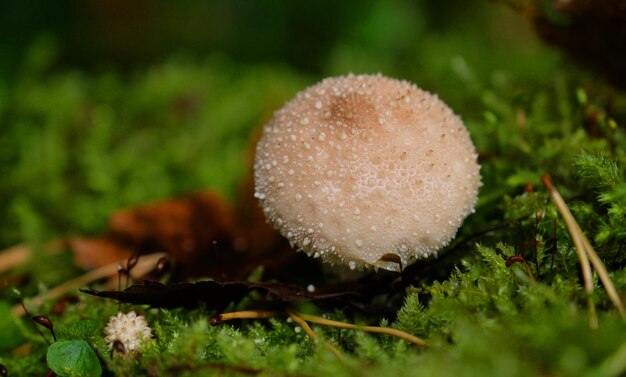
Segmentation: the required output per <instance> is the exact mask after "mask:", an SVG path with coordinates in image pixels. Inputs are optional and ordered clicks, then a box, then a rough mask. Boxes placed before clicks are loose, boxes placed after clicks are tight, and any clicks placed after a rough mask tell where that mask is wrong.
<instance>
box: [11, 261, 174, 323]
mask: <svg viewBox="0 0 626 377" xmlns="http://www.w3.org/2000/svg"><path fill="white" fill-rule="evenodd" d="M164 255H165V253H154V254H148V255H144V256H142V257H141V259H140V260H139V263H137V266H136V267H135V269H134V272H135V276H141V275H145V274H146V273H148V272H150V271H151V270H152V269H154V268H155V266H156V263H157V261H158V260H159V259H160V258H161V257H163V256H164ZM118 265H119V262H115V263H111V264H108V265H106V266H102V267H100V268H97V269H95V270H91V271H89V272H87V273H86V274H84V275H81V276H79V277H77V278H75V279H72V280H68V281H66V282H65V283H62V284H60V285H57V286H56V287H54V288H52V289H50V290H49V291H48V292H46V293H44V294H42V295H39V296H35V297H33V298H32V299H30V303H31V304H33V305H35V306H38V305H41V304H42V303H43V302H44V300H55V299H57V298H59V297H61V296H63V295H64V294H66V293H68V292H70V291H72V290H75V289H78V288H80V287H82V286H84V285H86V284H89V283H91V282H93V281H96V280H100V279H102V278H105V277H108V276H115V274H117V266H118ZM13 314H14V315H16V316H21V315H24V314H25V312H24V309H23V308H22V306H21V305H16V306H14V307H13Z"/></svg>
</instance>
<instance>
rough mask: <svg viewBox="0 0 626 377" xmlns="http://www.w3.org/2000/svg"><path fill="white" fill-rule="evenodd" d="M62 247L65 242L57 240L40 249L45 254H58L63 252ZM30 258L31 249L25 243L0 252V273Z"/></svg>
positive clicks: (31, 254)
mask: <svg viewBox="0 0 626 377" xmlns="http://www.w3.org/2000/svg"><path fill="white" fill-rule="evenodd" d="M63 245H65V241H64V240H58V241H52V242H49V243H46V244H45V245H42V246H41V248H42V250H43V251H46V252H60V251H62V250H63ZM32 256H33V248H32V247H31V246H30V245H27V244H25V243H21V244H17V245H15V246H11V247H9V248H8V249H4V250H0V273H3V272H5V271H8V270H10V269H12V268H15V267H17V266H19V265H21V264H23V263H26V262H27V261H28V260H29V259H30V258H31V257H32Z"/></svg>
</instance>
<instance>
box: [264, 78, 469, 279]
mask: <svg viewBox="0 0 626 377" xmlns="http://www.w3.org/2000/svg"><path fill="white" fill-rule="evenodd" d="M254 169H255V196H256V197H257V198H258V199H259V200H260V204H261V207H262V208H263V211H264V213H265V216H266V217H267V219H268V221H269V222H270V223H271V224H272V225H273V226H274V227H275V228H276V229H278V230H279V231H280V233H281V234H282V235H283V236H285V237H287V238H288V239H289V241H290V242H291V243H292V245H293V246H294V247H295V248H297V249H298V250H301V251H305V252H306V253H308V254H309V255H311V256H314V257H321V258H323V259H324V260H325V261H327V262H331V263H343V264H347V265H348V266H349V267H350V268H351V269H354V268H357V267H359V268H361V267H368V266H376V267H382V268H386V269H390V270H398V268H399V264H398V263H397V262H400V261H401V263H402V265H407V264H409V263H411V262H412V261H414V260H415V259H421V258H426V257H429V256H433V255H434V256H436V254H437V251H438V250H440V249H441V248H442V247H444V246H446V245H447V244H448V243H449V242H450V240H451V239H452V238H453V237H454V235H455V234H456V232H457V230H458V228H459V227H460V226H461V224H462V222H463V220H464V219H465V217H467V216H468V215H469V214H470V213H472V212H473V208H474V205H475V203H476V199H477V195H478V189H479V187H480V185H481V182H480V173H479V170H480V166H479V165H478V163H477V154H476V150H475V148H474V145H473V144H472V141H471V140H470V137H469V134H468V132H467V129H466V128H465V127H464V125H463V123H462V121H461V119H460V118H459V117H458V116H456V115H455V114H454V113H453V112H452V110H450V108H449V107H448V106H447V105H446V104H445V103H443V102H442V101H441V100H439V99H438V98H437V96H435V95H433V94H430V93H428V92H426V91H424V90H422V89H420V88H418V87H417V86H415V85H414V84H411V83H409V82H407V81H400V80H396V79H391V78H388V77H384V76H382V75H380V74H379V75H348V76H342V77H333V78H327V79H325V80H323V81H321V82H320V83H318V84H316V85H313V86H311V87H309V88H307V89H305V90H303V91H301V92H300V93H298V94H297V95H296V97H295V98H294V99H292V100H291V101H289V102H288V103H287V104H286V105H285V106H284V107H283V108H282V109H280V110H278V111H277V112H276V113H275V114H274V116H273V118H272V119H271V120H270V122H269V123H267V124H266V125H265V127H264V129H263V134H262V136H261V138H260V140H259V142H258V144H257V149H256V159H255V165H254Z"/></svg>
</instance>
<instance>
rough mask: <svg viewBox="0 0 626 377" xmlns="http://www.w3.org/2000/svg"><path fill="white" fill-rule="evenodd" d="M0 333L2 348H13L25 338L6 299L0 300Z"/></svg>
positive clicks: (0, 346) (0, 345) (0, 347)
mask: <svg viewBox="0 0 626 377" xmlns="http://www.w3.org/2000/svg"><path fill="white" fill-rule="evenodd" d="M0 334H2V336H0V349H9V348H13V347H15V346H17V345H18V344H20V343H21V342H22V341H23V340H24V337H23V336H22V332H21V331H20V328H19V326H18V324H17V318H16V317H15V316H14V315H13V313H11V305H9V304H8V303H6V302H5V301H0Z"/></svg>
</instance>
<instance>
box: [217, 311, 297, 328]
mask: <svg viewBox="0 0 626 377" xmlns="http://www.w3.org/2000/svg"><path fill="white" fill-rule="evenodd" d="M280 315H283V316H284V315H285V313H284V312H277V311H266V310H242V311H239V312H230V313H222V314H218V315H216V316H215V317H212V318H211V319H210V320H209V322H210V323H211V325H212V326H215V325H219V324H220V323H222V322H226V321H230V320H233V319H264V318H271V317H277V316H280Z"/></svg>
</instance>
